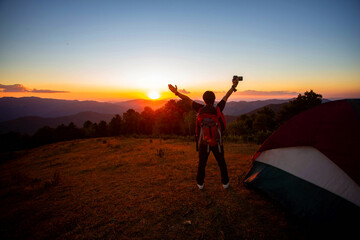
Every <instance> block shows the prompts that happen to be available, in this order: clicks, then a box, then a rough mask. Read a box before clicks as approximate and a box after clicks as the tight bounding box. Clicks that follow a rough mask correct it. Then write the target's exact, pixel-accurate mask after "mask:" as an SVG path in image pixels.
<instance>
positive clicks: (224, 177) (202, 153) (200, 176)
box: [196, 144, 229, 185]
mask: <svg viewBox="0 0 360 240" xmlns="http://www.w3.org/2000/svg"><path fill="white" fill-rule="evenodd" d="M199 145H200V146H199V166H198V172H197V176H196V180H197V183H198V184H200V185H203V183H204V179H205V167H206V163H207V160H208V157H209V154H210V152H212V153H213V154H214V156H215V159H216V161H217V163H218V165H219V168H220V172H221V182H222V183H223V184H227V183H228V182H229V176H228V171H227V167H226V163H225V158H224V148H223V146H221V152H219V148H218V146H215V147H209V151H208V146H207V145H204V144H199Z"/></svg>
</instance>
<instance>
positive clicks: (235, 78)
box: [232, 75, 243, 82]
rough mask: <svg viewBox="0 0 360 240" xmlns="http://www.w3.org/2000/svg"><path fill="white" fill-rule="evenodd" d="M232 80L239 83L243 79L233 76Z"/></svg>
mask: <svg viewBox="0 0 360 240" xmlns="http://www.w3.org/2000/svg"><path fill="white" fill-rule="evenodd" d="M232 80H233V81H234V80H238V81H239V82H240V81H242V80H243V77H242V76H236V75H234V77H233V79H232Z"/></svg>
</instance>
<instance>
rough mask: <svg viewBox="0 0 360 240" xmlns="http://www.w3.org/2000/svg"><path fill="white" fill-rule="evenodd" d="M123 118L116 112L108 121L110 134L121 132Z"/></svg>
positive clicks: (116, 134)
mask: <svg viewBox="0 0 360 240" xmlns="http://www.w3.org/2000/svg"><path fill="white" fill-rule="evenodd" d="M122 126H123V120H122V118H121V117H120V115H119V114H116V115H115V116H114V117H113V118H112V119H111V121H110V123H109V133H110V136H119V135H120V134H121V133H122Z"/></svg>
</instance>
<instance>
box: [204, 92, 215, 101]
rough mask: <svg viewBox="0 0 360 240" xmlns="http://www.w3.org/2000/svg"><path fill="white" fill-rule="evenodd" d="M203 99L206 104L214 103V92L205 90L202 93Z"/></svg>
mask: <svg viewBox="0 0 360 240" xmlns="http://www.w3.org/2000/svg"><path fill="white" fill-rule="evenodd" d="M203 99H204V102H205V103H206V104H214V103H215V93H214V92H212V91H206V92H204V94H203Z"/></svg>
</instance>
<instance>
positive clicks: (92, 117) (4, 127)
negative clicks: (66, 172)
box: [0, 112, 114, 134]
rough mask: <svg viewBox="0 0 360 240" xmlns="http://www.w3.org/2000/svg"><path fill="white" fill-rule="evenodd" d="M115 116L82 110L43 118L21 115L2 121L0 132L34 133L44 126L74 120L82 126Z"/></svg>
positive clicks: (57, 124) (66, 123) (107, 120)
mask: <svg viewBox="0 0 360 240" xmlns="http://www.w3.org/2000/svg"><path fill="white" fill-rule="evenodd" d="M113 117H114V114H101V113H96V112H81V113H78V114H75V115H71V116H64V117H57V118H43V117H36V116H32V117H21V118H17V119H14V120H9V121H5V122H0V133H6V132H10V131H14V132H20V133H27V134H33V133H35V132H36V131H37V130H38V129H39V128H42V127H44V126H48V127H52V128H55V127H57V126H59V125H61V124H65V125H68V124H69V123H71V122H73V123H74V124H75V125H76V126H78V127H82V126H83V124H84V122H86V121H88V120H89V121H91V122H93V123H99V122H100V121H102V120H104V121H106V122H109V121H110V120H111V119H112V118H113Z"/></svg>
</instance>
